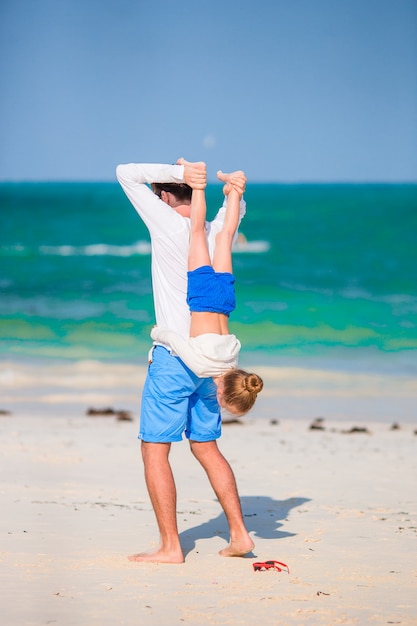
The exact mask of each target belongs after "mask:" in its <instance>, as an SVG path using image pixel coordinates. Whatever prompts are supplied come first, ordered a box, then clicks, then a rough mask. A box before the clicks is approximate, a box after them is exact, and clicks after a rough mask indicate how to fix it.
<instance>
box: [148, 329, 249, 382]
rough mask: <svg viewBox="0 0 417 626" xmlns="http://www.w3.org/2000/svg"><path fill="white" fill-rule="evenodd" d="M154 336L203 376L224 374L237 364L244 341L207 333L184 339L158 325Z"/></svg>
mask: <svg viewBox="0 0 417 626" xmlns="http://www.w3.org/2000/svg"><path fill="white" fill-rule="evenodd" d="M151 337H152V339H154V340H155V341H156V342H159V343H162V344H163V345H169V346H170V347H171V348H172V350H173V352H175V353H176V354H177V355H178V356H179V357H180V359H181V360H182V361H183V362H184V363H185V364H186V366H187V367H189V368H190V370H192V371H193V372H194V374H197V376H199V377H200V378H210V376H221V375H222V374H224V373H225V372H227V370H230V369H234V368H236V367H237V361H238V356H239V351H240V341H239V340H238V339H237V338H236V336H235V335H216V334H215V333H206V334H204V335H198V337H188V338H187V339H183V338H182V337H180V336H179V335H178V333H175V332H173V331H172V330H164V329H161V328H158V327H157V326H155V327H154V328H152V331H151Z"/></svg>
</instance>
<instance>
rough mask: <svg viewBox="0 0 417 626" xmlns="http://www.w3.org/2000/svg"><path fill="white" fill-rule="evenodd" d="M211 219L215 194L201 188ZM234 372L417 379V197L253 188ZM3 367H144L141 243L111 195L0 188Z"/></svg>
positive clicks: (114, 189) (118, 197)
mask: <svg viewBox="0 0 417 626" xmlns="http://www.w3.org/2000/svg"><path fill="white" fill-rule="evenodd" d="M207 197H208V206H209V217H212V216H213V215H214V213H215V212H216V210H217V208H218V207H219V206H220V205H221V202H222V193H221V186H219V185H216V184H212V185H209V187H208V189H207ZM245 198H246V201H247V207H248V211H247V215H246V217H245V219H244V221H243V223H242V227H241V232H242V233H243V234H244V236H245V239H246V241H244V242H243V243H240V244H238V246H237V247H236V250H235V256H234V270H235V274H236V281H237V282H236V290H237V302H238V306H237V310H236V311H235V312H234V313H233V314H232V317H231V324H230V326H231V331H232V332H234V333H236V334H237V335H238V337H239V338H240V340H241V342H242V346H243V349H242V353H241V355H242V356H241V362H242V364H243V365H244V366H247V365H248V364H251V363H264V364H265V365H282V364H285V363H291V364H295V363H301V362H302V363H303V364H304V365H307V366H308V364H312V366H314V365H315V364H317V363H320V362H324V361H326V363H331V364H332V366H333V367H336V368H342V369H349V368H355V369H358V368H359V369H364V370H365V369H366V370H372V369H379V370H381V369H384V370H390V371H391V372H395V371H398V372H399V373H405V374H410V373H411V374H412V373H413V372H417V358H416V355H417V185H413V184H409V185H407V184H404V185H400V184H386V185H384V184H358V185H354V184H346V185H345V184H335V185H330V184H314V185H310V184H300V185H290V184H288V185H285V184H252V185H249V186H248V189H247V193H246V195H245ZM0 210H1V238H0V268H1V270H0V349H1V355H2V358H3V359H4V358H7V359H14V358H26V357H46V358H50V359H53V358H59V359H68V360H79V359H97V360H107V361H109V360H115V361H118V362H123V361H129V362H140V363H141V362H145V361H146V354H147V351H148V348H149V347H150V339H149V332H150V329H151V326H152V325H153V323H154V316H153V305H152V291H151V282H150V247H149V239H148V235H147V231H146V229H145V227H144V226H143V224H142V222H141V220H140V219H139V218H138V216H137V214H136V212H135V211H134V209H133V208H132V206H131V205H130V203H129V201H128V200H127V198H126V197H125V195H124V193H123V191H122V189H121V188H120V187H119V185H118V184H117V183H116V182H114V183H3V184H0Z"/></svg>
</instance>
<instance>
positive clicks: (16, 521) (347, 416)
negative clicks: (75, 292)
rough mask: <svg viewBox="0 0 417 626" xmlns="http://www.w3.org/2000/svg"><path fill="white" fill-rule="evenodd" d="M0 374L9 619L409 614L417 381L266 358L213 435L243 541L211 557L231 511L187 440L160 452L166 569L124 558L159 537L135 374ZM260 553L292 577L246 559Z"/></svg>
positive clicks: (50, 368)
mask: <svg viewBox="0 0 417 626" xmlns="http://www.w3.org/2000/svg"><path fill="white" fill-rule="evenodd" d="M38 365H39V364H38ZM295 370H296V371H295ZM1 372H2V375H1V377H0V384H1V398H2V402H1V405H0V409H2V411H3V414H2V415H1V416H0V428H1V430H2V437H1V455H0V459H1V461H0V463H1V468H0V469H1V472H0V475H1V483H2V487H1V510H2V516H1V525H2V531H3V532H2V536H3V538H4V542H3V549H2V565H1V596H2V602H1V614H2V621H3V623H4V624H8V625H10V626H14V625H19V626H32V625H33V626H35V625H36V626H38V625H43V624H59V625H61V626H70V625H83V624H88V625H97V626H98V625H100V626H103V625H106V624H109V625H110V624H112V625H113V624H120V625H122V624H123V625H124V624H126V625H131V624H132V625H133V624H137V623H141V624H146V625H147V624H149V625H153V624H155V625H157V624H158V625H160V624H162V625H176V624H178V625H179V624H184V623H188V624H193V625H194V624H199V625H200V624H201V625H205V624H207V625H208V624H236V625H238V624H250V623H252V622H256V623H264V624H268V625H269V624H270V625H273V624H297V625H299V624H306V625H307V624H308V625H311V624H312V625H315V624H317V625H333V624H368V623H369V624H403V625H404V624H407V625H411V624H416V623H417V601H416V596H417V594H416V591H417V561H416V548H415V546H416V534H417V496H416V489H415V485H416V475H417V472H416V470H417V456H416V445H417V435H416V430H417V424H416V422H415V419H414V418H413V410H414V409H413V407H415V406H416V403H415V401H416V398H417V393H416V382H415V381H414V380H413V378H412V377H409V378H407V377H396V378H393V377H390V376H388V375H387V376H385V377H384V376H383V375H382V374H380V375H379V376H376V375H375V374H372V375H370V376H369V377H368V378H366V376H364V375H361V376H359V374H358V375H355V374H353V373H351V374H350V375H347V374H346V373H345V374H342V373H340V372H339V373H338V372H336V371H327V372H325V371H317V370H310V371H308V370H305V371H301V370H299V369H296V368H287V369H285V368H284V369H282V370H279V371H277V369H274V368H269V369H268V368H265V369H264V371H263V372H262V374H263V376H264V378H265V380H266V385H265V393H264V394H263V397H260V398H259V401H258V403H257V405H256V408H255V409H254V410H253V411H252V412H251V413H250V414H249V415H247V416H246V417H244V418H241V419H239V420H238V421H237V422H236V421H230V420H228V419H227V418H226V417H225V423H224V426H223V434H222V437H221V439H220V441H219V445H220V448H221V450H222V451H223V453H224V454H225V456H226V458H228V460H229V461H230V463H231V465H232V467H233V470H234V472H235V475H236V479H237V483H238V486H239V491H240V495H241V499H242V508H243V512H244V516H245V521H246V524H247V528H248V530H249V532H250V534H251V537H252V538H253V540H254V542H255V548H254V550H253V552H252V553H250V554H249V555H247V556H246V557H245V558H224V557H221V556H219V555H218V551H219V550H221V549H222V548H224V547H225V546H226V544H227V542H228V540H229V537H228V535H227V527H226V523H225V519H224V517H223V515H222V513H221V509H220V506H219V504H218V502H217V501H216V499H215V497H214V494H213V492H212V490H211V488H210V486H209V484H208V481H207V479H206V477H205V474H204V472H203V470H202V469H201V468H200V467H199V466H198V465H197V463H196V461H195V460H194V459H193V457H192V456H191V454H190V453H189V451H188V444H187V442H186V441H183V442H181V443H178V444H174V445H173V448H172V454H171V458H172V465H173V469H174V473H175V476H176V480H177V487H178V506H177V508H178V523H179V529H180V535H181V543H182V546H183V550H184V554H185V563H184V564H181V565H163V564H157V563H132V562H129V561H128V560H127V556H128V555H129V554H132V553H133V552H138V551H146V550H148V549H152V548H155V547H156V546H157V543H158V534H157V528H156V523H155V519H154V514H153V511H152V508H151V505H150V503H149V499H148V496H147V491H146V487H145V484H144V478H143V471H142V464H141V459H140V445H139V442H138V440H137V431H138V420H139V417H138V416H139V407H140V391H141V386H142V383H143V379H144V375H145V369H144V368H143V367H140V366H137V365H129V364H116V365H115V364H110V363H99V362H94V361H80V362H76V363H73V362H68V363H66V362H62V363H54V362H51V363H43V364H42V367H39V366H38V367H36V366H35V363H34V362H32V361H30V360H26V361H20V362H18V361H12V360H10V361H5V362H3V363H2V369H1ZM320 409H321V410H320ZM319 410H320V412H318V411H319ZM100 411H101V412H102V413H104V414H100ZM267 560H275V561H279V562H282V563H284V564H286V565H287V566H288V568H289V573H288V572H287V571H286V570H285V568H281V569H282V571H278V570H277V569H269V570H261V571H255V570H254V568H253V564H254V563H257V562H265V561H267Z"/></svg>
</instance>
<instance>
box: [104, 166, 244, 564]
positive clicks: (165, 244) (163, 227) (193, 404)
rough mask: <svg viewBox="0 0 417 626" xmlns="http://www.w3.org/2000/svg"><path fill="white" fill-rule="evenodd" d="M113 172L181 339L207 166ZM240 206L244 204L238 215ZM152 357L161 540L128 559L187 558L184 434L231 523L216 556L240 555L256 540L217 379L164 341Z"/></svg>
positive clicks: (150, 461)
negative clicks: (140, 225)
mask: <svg viewBox="0 0 417 626" xmlns="http://www.w3.org/2000/svg"><path fill="white" fill-rule="evenodd" d="M116 175H117V178H118V180H119V182H120V184H121V186H122V188H123V190H124V192H125V193H126V195H127V197H128V198H129V200H130V201H131V203H132V204H133V206H134V208H135V209H136V211H137V212H138V214H139V216H140V217H141V219H142V220H143V222H144V223H145V225H146V226H147V228H148V230H149V233H150V237H151V246H152V287H153V294H154V306H155V316H156V324H157V325H158V327H160V328H165V329H171V330H175V331H177V332H178V333H179V334H180V335H182V336H183V337H184V338H186V337H188V335H189V324H190V313H189V310H188V306H187V302H186V292H187V259H188V247H189V228H190V222H189V216H190V204H191V188H194V189H204V188H205V186H206V170H205V166H204V164H201V163H188V162H186V161H183V160H182V159H179V161H178V162H177V164H175V165H164V164H135V163H130V164H127V165H119V166H118V167H117V170H116ZM219 178H220V180H223V182H231V183H232V184H233V175H232V174H221V175H220V176H219ZM235 182H236V184H239V181H235ZM149 184H151V185H152V187H153V190H154V191H152V190H151V189H150V188H149V186H148V185H149ZM242 191H243V189H242ZM154 192H155V193H154ZM225 202H226V200H225ZM244 212H245V207H244V203H243V202H242V208H241V216H240V219H241V218H242V217H243V214H244ZM224 214H225V204H224V205H223V207H222V208H221V209H220V211H219V212H218V214H217V216H216V218H215V219H214V220H213V222H211V223H207V237H208V246H209V251H210V252H211V254H212V252H213V249H214V244H215V237H216V234H217V233H218V232H219V231H220V229H221V225H222V223H223V220H224ZM150 360H151V362H150V364H149V370H148V376H147V379H146V382H145V386H144V390H143V395H142V406H141V420H140V432H139V438H140V439H141V451H142V458H143V463H144V470H145V480H146V486H147V489H148V492H149V496H150V499H151V503H152V506H153V509H154V512H155V515H156V520H157V523H158V528H159V532H160V538H161V543H160V547H159V548H158V549H157V550H156V551H155V552H152V553H147V552H145V553H139V554H134V555H132V556H130V557H129V559H130V560H131V561H153V562H161V563H182V562H183V561H184V555H183V552H182V549H181V545H180V540H179V535H178V527H177V515H176V486H175V481H174V477H173V474H172V470H171V466H170V463H169V452H170V449H171V444H172V443H173V442H175V441H181V439H182V433H183V432H185V435H186V437H187V438H188V439H189V443H190V448H191V451H192V453H193V454H194V456H195V457H196V459H197V460H198V461H199V462H200V464H201V465H202V467H203V468H204V470H205V471H206V473H207V476H208V479H209V481H210V484H211V485H212V487H213V489H214V492H215V494H216V496H217V498H218V500H219V502H220V504H221V506H222V508H223V510H224V512H225V515H226V518H227V521H228V524H229V528H230V543H229V545H228V546H227V547H226V548H225V549H223V550H221V551H220V554H221V555H223V556H243V555H244V554H246V553H248V552H250V551H251V550H252V548H253V545H254V544H253V542H252V539H251V538H250V536H249V534H248V532H247V530H246V528H245V525H244V522H243V516H242V511H241V506H240V500H239V495H238V492H237V487H236V481H235V478H234V474H233V471H232V469H231V467H230V465H229V463H228V462H227V461H226V459H225V458H224V457H223V455H222V454H221V452H220V451H219V449H218V447H217V441H216V440H217V439H218V438H219V437H220V434H221V418H220V412H219V407H218V403H217V399H216V388H215V385H214V383H213V381H212V380H211V379H209V378H205V379H200V378H198V377H197V376H196V375H195V374H193V372H192V371H191V370H189V369H188V368H187V367H186V366H185V365H184V364H183V363H182V361H181V360H180V359H179V358H178V357H176V356H175V355H173V354H172V353H171V352H170V351H169V350H167V349H166V348H165V347H163V346H161V345H156V346H154V348H153V350H152V354H151V357H150Z"/></svg>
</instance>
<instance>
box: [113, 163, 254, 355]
mask: <svg viewBox="0 0 417 626" xmlns="http://www.w3.org/2000/svg"><path fill="white" fill-rule="evenodd" d="M116 176H117V179H118V181H119V183H120V184H121V186H122V188H123V190H124V192H125V193H126V195H127V197H128V198H129V200H130V202H131V203H132V204H133V206H134V208H135V209H136V211H137V212H138V214H139V216H140V217H141V219H142V220H143V222H144V223H145V225H146V226H147V228H148V230H149V234H150V237H151V248H152V264H151V273H152V289H153V297H154V307H155V317H156V324H157V326H158V327H159V328H160V329H165V330H173V331H175V332H176V333H177V334H178V335H179V336H180V337H182V338H184V339H186V338H188V336H189V333H190V319H191V317H190V311H189V308H188V305H187V300H186V298H187V265H188V248H189V240H190V220H189V218H187V217H183V216H182V215H180V214H179V213H177V212H176V211H175V210H174V209H172V208H171V207H170V206H168V204H166V203H165V202H163V201H162V200H161V199H160V198H158V196H157V195H155V194H154V193H153V191H152V189H150V188H149V186H148V184H150V183H182V182H184V166H183V165H165V164H155V163H128V164H126V165H118V166H117V169H116ZM226 206H227V198H225V199H224V202H223V206H222V207H221V209H220V210H219V212H218V213H217V215H216V217H215V218H214V220H213V221H212V222H206V230H207V241H208V247H209V253H210V256H211V258H213V251H214V246H215V238H216V235H217V233H218V232H219V231H220V230H221V227H222V225H223V221H224V216H225V213H226ZM245 211H246V204H245V202H244V200H242V201H241V205H240V219H239V222H240V220H241V219H242V217H243V216H244V214H245ZM158 343H160V342H158ZM167 347H169V346H167Z"/></svg>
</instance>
